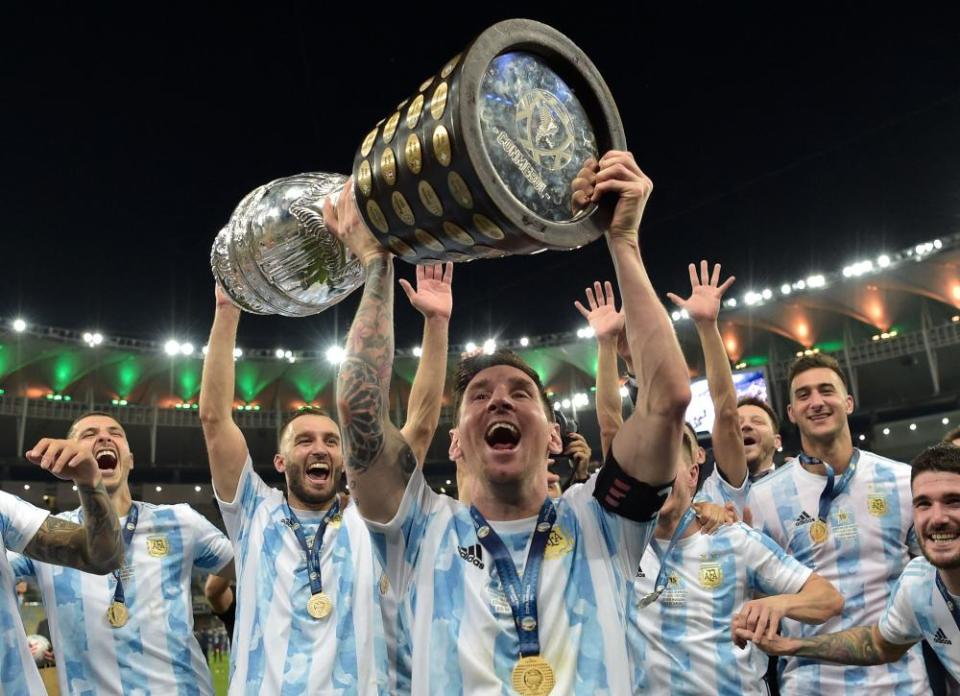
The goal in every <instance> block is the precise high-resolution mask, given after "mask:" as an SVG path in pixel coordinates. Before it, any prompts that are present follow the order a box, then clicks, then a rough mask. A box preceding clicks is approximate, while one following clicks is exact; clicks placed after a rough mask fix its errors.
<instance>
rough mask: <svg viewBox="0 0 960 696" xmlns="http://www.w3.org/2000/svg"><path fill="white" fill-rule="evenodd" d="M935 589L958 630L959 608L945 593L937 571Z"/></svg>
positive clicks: (959, 623) (959, 620)
mask: <svg viewBox="0 0 960 696" xmlns="http://www.w3.org/2000/svg"><path fill="white" fill-rule="evenodd" d="M937 589H938V590H940V596H941V597H943V601H944V602H946V603H947V609H949V610H950V613H951V614H952V615H953V622H954V623H955V624H957V628H960V607H958V606H957V602H956V600H954V598H953V597H951V596H950V593H949V592H947V586H946V585H944V584H943V578H941V577H940V573H939V571H938V572H937Z"/></svg>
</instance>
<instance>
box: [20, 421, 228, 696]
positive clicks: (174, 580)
mask: <svg viewBox="0 0 960 696" xmlns="http://www.w3.org/2000/svg"><path fill="white" fill-rule="evenodd" d="M67 439H68V440H70V441H73V442H76V443H79V444H80V445H81V446H82V447H83V448H85V449H87V450H89V451H91V452H92V453H93V457H94V459H95V460H96V462H97V465H98V467H99V469H100V476H101V478H102V480H103V484H104V486H105V488H106V491H107V494H108V495H109V496H110V502H111V503H112V505H113V509H114V512H115V513H116V516H117V517H119V519H120V529H121V532H122V536H123V542H124V547H125V552H124V560H123V566H122V567H121V568H120V569H119V570H118V571H116V572H114V573H113V574H109V575H104V576H99V575H92V574H90V573H85V572H81V571H79V570H74V569H70V568H61V567H59V566H54V565H51V564H50V563H41V562H39V561H36V560H33V559H31V558H28V557H27V556H26V555H24V556H18V557H15V558H12V559H11V566H12V567H13V572H14V574H15V575H17V576H19V577H23V578H26V577H32V578H35V579H36V581H37V584H38V585H39V586H40V591H41V593H42V595H43V603H44V608H45V609H46V612H47V617H48V618H49V620H50V638H51V641H52V643H53V644H54V645H55V646H57V656H58V659H57V679H58V681H59V684H60V693H62V694H98V695H100V694H117V695H118V696H119V695H120V694H130V693H143V694H151V693H152V694H166V693H181V694H182V693H189V694H199V695H201V696H202V695H206V694H210V695H212V694H213V686H212V684H211V679H210V670H209V668H208V667H207V663H206V661H205V660H204V659H203V653H202V651H201V650H200V645H199V644H198V643H197V640H196V638H194V635H193V600H192V595H191V591H190V582H191V577H192V574H193V572H194V571H197V572H202V573H215V574H220V575H224V576H226V577H232V575H233V552H232V550H231V548H230V542H229V541H228V540H227V538H226V536H224V534H223V533H222V532H220V531H219V530H218V529H217V528H216V527H214V526H213V525H212V524H210V522H209V521H207V519H206V518H204V517H203V516H202V515H200V513H198V512H197V511H196V510H194V509H193V508H191V507H190V506H189V505H186V504H180V505H151V504H150V503H143V502H138V501H135V500H133V498H132V496H131V494H130V486H129V483H128V479H129V476H130V471H131V470H132V469H133V462H134V458H133V453H132V452H131V451H130V443H129V442H128V441H127V435H126V432H125V431H124V429H123V426H122V425H121V424H120V423H119V422H118V421H117V420H116V419H115V418H114V417H113V416H111V415H110V414H108V413H99V412H91V413H87V414H85V415H82V416H80V418H78V419H77V420H76V421H74V423H73V425H72V426H71V427H70V430H69V432H68V434H67ZM59 517H60V518H62V519H66V520H69V521H71V522H77V523H80V522H82V521H83V509H82V508H77V509H76V510H73V511H71V512H66V513H63V514H62V515H60V516H59Z"/></svg>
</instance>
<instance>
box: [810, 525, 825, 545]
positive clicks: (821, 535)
mask: <svg viewBox="0 0 960 696" xmlns="http://www.w3.org/2000/svg"><path fill="white" fill-rule="evenodd" d="M810 538H811V539H813V543H814V544H822V543H823V542H824V541H826V540H827V523H826V522H824V521H823V520H817V521H816V522H814V523H813V524H811V525H810Z"/></svg>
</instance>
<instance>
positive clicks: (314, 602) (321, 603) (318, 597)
mask: <svg viewBox="0 0 960 696" xmlns="http://www.w3.org/2000/svg"><path fill="white" fill-rule="evenodd" d="M331 611H333V602H331V601H330V595H328V594H327V593H326V592H318V593H317V594H315V595H312V596H311V597H310V601H309V602H307V613H308V614H310V616H312V617H313V618H315V619H325V618H327V617H328V616H330V612H331Z"/></svg>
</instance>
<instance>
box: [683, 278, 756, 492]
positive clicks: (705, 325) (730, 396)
mask: <svg viewBox="0 0 960 696" xmlns="http://www.w3.org/2000/svg"><path fill="white" fill-rule="evenodd" d="M689 270H690V288H691V292H690V297H688V298H687V299H683V298H681V297H679V296H678V295H674V294H673V293H672V292H668V293H667V297H668V298H670V300H671V301H672V302H673V303H674V304H675V305H677V307H679V308H680V309H685V310H686V311H687V314H689V315H690V319H692V320H693V324H694V326H696V327H697V334H698V335H699V336H700V345H701V346H702V347H703V358H704V362H705V363H706V368H707V387H708V388H709V389H710V398H711V399H712V400H713V410H714V413H715V418H714V422H713V453H714V457H715V458H716V460H717V468H718V469H719V470H720V473H721V474H723V477H724V478H725V479H726V480H727V482H729V483H730V484H732V485H733V486H735V487H737V488H739V487H740V486H742V485H743V483H744V481H745V480H746V478H747V473H748V471H747V457H746V454H744V451H743V436H742V435H741V434H740V415H739V413H738V412H737V390H736V388H734V386H733V373H732V372H731V371H730V361H729V359H728V358H727V351H726V350H725V349H724V347H723V339H722V338H721V337H720V327H718V326H717V316H718V315H719V314H720V300H721V299H723V293H725V292H726V291H727V289H728V288H729V287H730V286H731V285H733V281H734V280H735V278H734V277H733V276H730V277H729V278H727V279H726V280H725V281H723V283H722V284H720V264H719V263H718V264H716V265H715V266H714V267H713V275H712V276H711V275H710V273H709V270H710V267H709V264H708V263H707V262H706V261H701V262H700V275H699V277H698V276H697V267H696V266H695V265H694V264H692V263H691V264H690V269H689Z"/></svg>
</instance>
